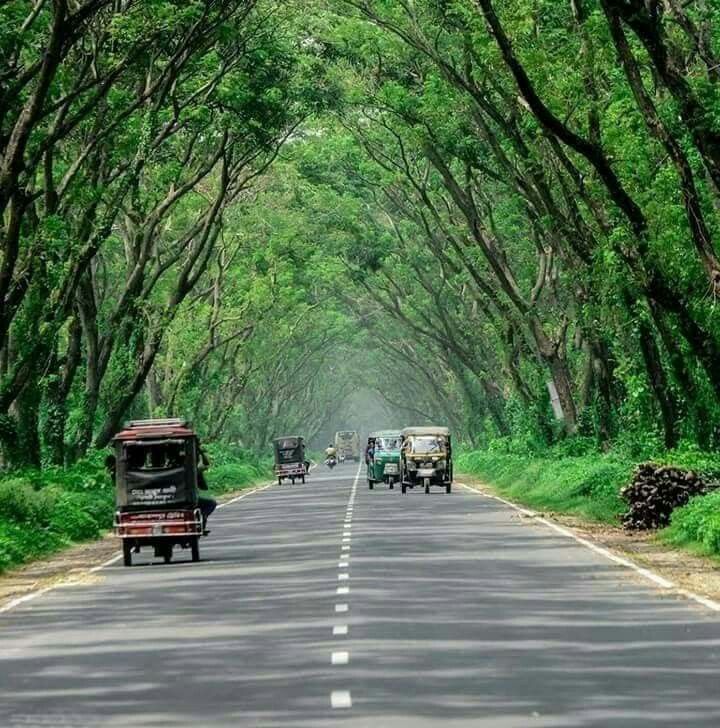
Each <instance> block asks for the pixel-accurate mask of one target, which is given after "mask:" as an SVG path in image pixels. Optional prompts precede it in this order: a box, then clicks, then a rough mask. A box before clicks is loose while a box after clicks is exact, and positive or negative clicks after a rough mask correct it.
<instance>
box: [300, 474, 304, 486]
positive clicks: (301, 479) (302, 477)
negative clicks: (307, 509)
mask: <svg viewBox="0 0 720 728" xmlns="http://www.w3.org/2000/svg"><path fill="white" fill-rule="evenodd" d="M300 482H301V483H302V484H303V485H305V476H304V475H301V476H300Z"/></svg>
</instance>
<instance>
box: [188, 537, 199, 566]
mask: <svg viewBox="0 0 720 728" xmlns="http://www.w3.org/2000/svg"><path fill="white" fill-rule="evenodd" d="M190 554H191V555H192V560H193V562H197V561H200V539H199V538H198V537H197V536H195V538H193V540H192V541H191V542H190Z"/></svg>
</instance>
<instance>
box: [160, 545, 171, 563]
mask: <svg viewBox="0 0 720 728" xmlns="http://www.w3.org/2000/svg"><path fill="white" fill-rule="evenodd" d="M162 557H163V561H164V562H165V563H166V564H169V563H170V562H171V561H172V557H173V545H172V544H171V543H169V544H167V545H166V546H163V549H162Z"/></svg>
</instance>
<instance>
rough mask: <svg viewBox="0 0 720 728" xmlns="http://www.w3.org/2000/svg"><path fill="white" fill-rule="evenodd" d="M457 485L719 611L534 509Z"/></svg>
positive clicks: (717, 606) (719, 608)
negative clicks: (496, 502)
mask: <svg viewBox="0 0 720 728" xmlns="http://www.w3.org/2000/svg"><path fill="white" fill-rule="evenodd" d="M458 485H459V486H461V487H462V488H465V489H466V490H469V491H471V492H472V493H475V494H476V495H480V496H483V497H484V498H491V499H492V500H496V501H500V502H501V503H504V504H505V505H507V506H509V507H510V508H512V509H513V510H515V511H518V512H519V513H522V514H523V515H525V516H527V517H529V518H532V519H533V520H534V521H538V522H539V523H542V524H543V525H544V526H547V527H548V528H551V529H552V530H553V531H556V532H557V533H559V534H561V535H563V536H565V537H567V538H571V539H572V540H573V541H576V542H577V543H579V544H580V545H582V546H585V548H588V549H590V550H591V551H594V552H595V553H596V554H599V555H600V556H604V557H605V558H606V559H609V560H610V561H613V562H614V563H616V564H619V565H620V566H624V567H625V568H627V569H631V570H632V571H634V572H635V573H637V574H640V576H642V577H644V578H645V579H647V580H648V581H650V582H652V583H653V584H655V585H656V586H658V587H660V588H661V589H675V590H676V593H677V594H680V595H682V596H684V597H686V598H687V599H690V600H692V601H694V602H697V603H698V604H702V606H704V607H707V608H708V609H711V610H712V611H714V612H720V602H716V601H715V600H714V599H709V598H708V597H704V596H702V595H701V594H696V593H695V592H691V591H688V590H687V589H680V588H678V586H677V584H675V583H674V582H672V581H670V580H669V579H666V578H665V577H664V576H661V575H660V574H657V573H655V572H654V571H652V570H651V569H646V568H645V567H644V566H640V565H639V564H636V563H635V562H634V561H631V560H630V559H627V558H625V557H623V556H618V555H617V554H614V553H613V552H612V551H610V550H609V549H606V548H605V547H604V546H599V545H598V544H596V543H593V542H592V541H588V540H587V539H586V538H583V537H582V536H578V535H577V534H576V533H573V532H572V531H571V530H570V529H569V528H565V527H563V526H560V525H558V524H557V523H553V522H552V521H549V520H548V519H547V518H543V517H542V516H539V515H538V514H537V513H535V512H534V511H530V510H528V509H527V508H522V507H521V506H518V505H515V503H513V502H512V501H509V500H506V499H505V498H501V497H500V496H496V495H491V494H490V493H483V492H482V491H480V490H477V489H476V488H471V487H470V486H469V485H465V483H458Z"/></svg>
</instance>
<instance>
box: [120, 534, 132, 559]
mask: <svg viewBox="0 0 720 728" xmlns="http://www.w3.org/2000/svg"><path fill="white" fill-rule="evenodd" d="M122 544H123V564H125V566H132V542H131V541H130V540H129V539H127V538H124V539H123V542H122Z"/></svg>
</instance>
